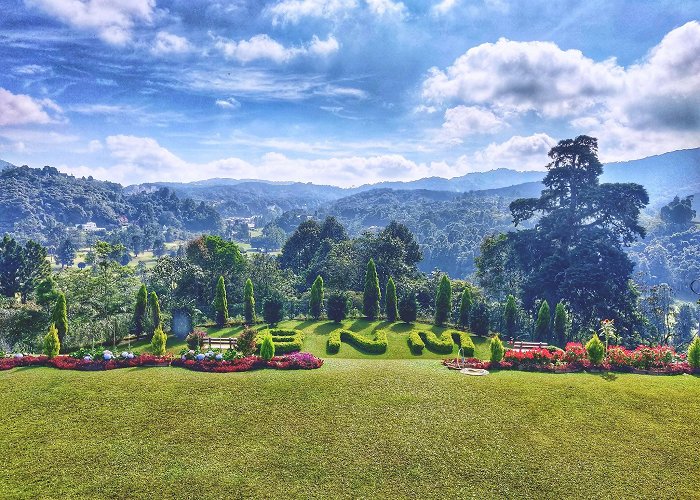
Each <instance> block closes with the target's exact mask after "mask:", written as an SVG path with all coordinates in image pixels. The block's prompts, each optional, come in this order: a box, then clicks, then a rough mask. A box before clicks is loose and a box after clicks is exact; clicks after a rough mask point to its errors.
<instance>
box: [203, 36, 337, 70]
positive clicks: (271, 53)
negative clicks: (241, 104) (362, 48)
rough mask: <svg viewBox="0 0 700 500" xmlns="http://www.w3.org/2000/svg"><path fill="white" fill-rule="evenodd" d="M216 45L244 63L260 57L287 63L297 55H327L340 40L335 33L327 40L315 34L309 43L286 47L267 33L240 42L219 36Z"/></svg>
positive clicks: (229, 56)
mask: <svg viewBox="0 0 700 500" xmlns="http://www.w3.org/2000/svg"><path fill="white" fill-rule="evenodd" d="M214 46H215V47H216V48H217V49H219V50H220V51H221V52H222V53H223V54H224V57H226V58H227V59H236V60H238V61H240V62H242V63H248V62H251V61H256V60H259V59H269V60H271V61H274V62H276V63H285V62H288V61H290V60H292V59H294V58H296V57H300V56H309V55H315V56H320V57H327V56H329V55H331V54H333V53H335V52H337V51H338V49H339V48H340V45H339V44H338V41H337V40H336V39H335V37H334V36H333V35H329V36H328V38H327V39H326V40H321V39H319V38H318V37H317V36H315V35H314V37H313V38H312V39H311V42H310V43H309V44H307V45H304V46H300V47H285V46H284V45H282V44H281V43H279V42H278V41H276V40H274V39H272V38H270V36H268V35H266V34H261V35H255V36H253V37H252V38H250V40H241V41H238V42H236V41H234V40H229V39H226V38H223V37H218V38H217V39H216V42H215V44H214Z"/></svg>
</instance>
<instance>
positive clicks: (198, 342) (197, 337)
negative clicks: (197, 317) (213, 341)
mask: <svg viewBox="0 0 700 500" xmlns="http://www.w3.org/2000/svg"><path fill="white" fill-rule="evenodd" d="M206 336H207V334H206V333H204V332H203V331H201V330H195V331H193V332H192V333H190V334H188V335H187V337H186V338H185V342H186V343H187V347H189V348H190V349H201V348H202V347H203V346H204V337H206Z"/></svg>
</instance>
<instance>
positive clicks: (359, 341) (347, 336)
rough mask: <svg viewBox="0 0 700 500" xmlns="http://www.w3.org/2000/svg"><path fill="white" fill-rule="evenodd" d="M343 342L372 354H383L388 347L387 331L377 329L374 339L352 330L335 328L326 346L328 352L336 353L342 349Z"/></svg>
mask: <svg viewBox="0 0 700 500" xmlns="http://www.w3.org/2000/svg"><path fill="white" fill-rule="evenodd" d="M341 342H347V343H348V344H352V345H353V346H355V347H356V348H357V349H359V350H360V351H364V352H367V353H370V354H383V353H385V352H386V348H387V339H386V332H385V331H384V330H377V331H376V333H375V335H374V338H373V339H370V338H367V337H365V336H364V335H362V334H360V333H355V332H351V331H350V330H334V331H332V332H331V334H330V335H329V336H328V344H327V347H326V350H327V351H328V353H329V354H336V353H337V352H338V351H339V350H340V343H341Z"/></svg>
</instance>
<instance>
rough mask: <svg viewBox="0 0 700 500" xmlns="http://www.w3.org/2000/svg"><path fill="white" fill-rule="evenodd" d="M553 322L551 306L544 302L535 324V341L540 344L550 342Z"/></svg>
mask: <svg viewBox="0 0 700 500" xmlns="http://www.w3.org/2000/svg"><path fill="white" fill-rule="evenodd" d="M551 321H552V317H551V314H550V312H549V304H548V303H547V301H546V300H543V301H542V305H541V306H540V310H539V311H538V312H537V322H536V323H535V340H537V341H539V342H549V323H550V322H551Z"/></svg>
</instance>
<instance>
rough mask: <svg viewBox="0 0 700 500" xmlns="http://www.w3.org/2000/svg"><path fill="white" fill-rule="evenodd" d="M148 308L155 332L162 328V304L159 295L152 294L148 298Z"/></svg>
mask: <svg viewBox="0 0 700 500" xmlns="http://www.w3.org/2000/svg"><path fill="white" fill-rule="evenodd" d="M148 308H149V310H150V312H151V328H152V331H153V332H155V331H156V329H158V328H160V327H161V322H162V320H161V317H160V302H159V301H158V295H157V294H156V292H151V294H150V295H149V296H148Z"/></svg>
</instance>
